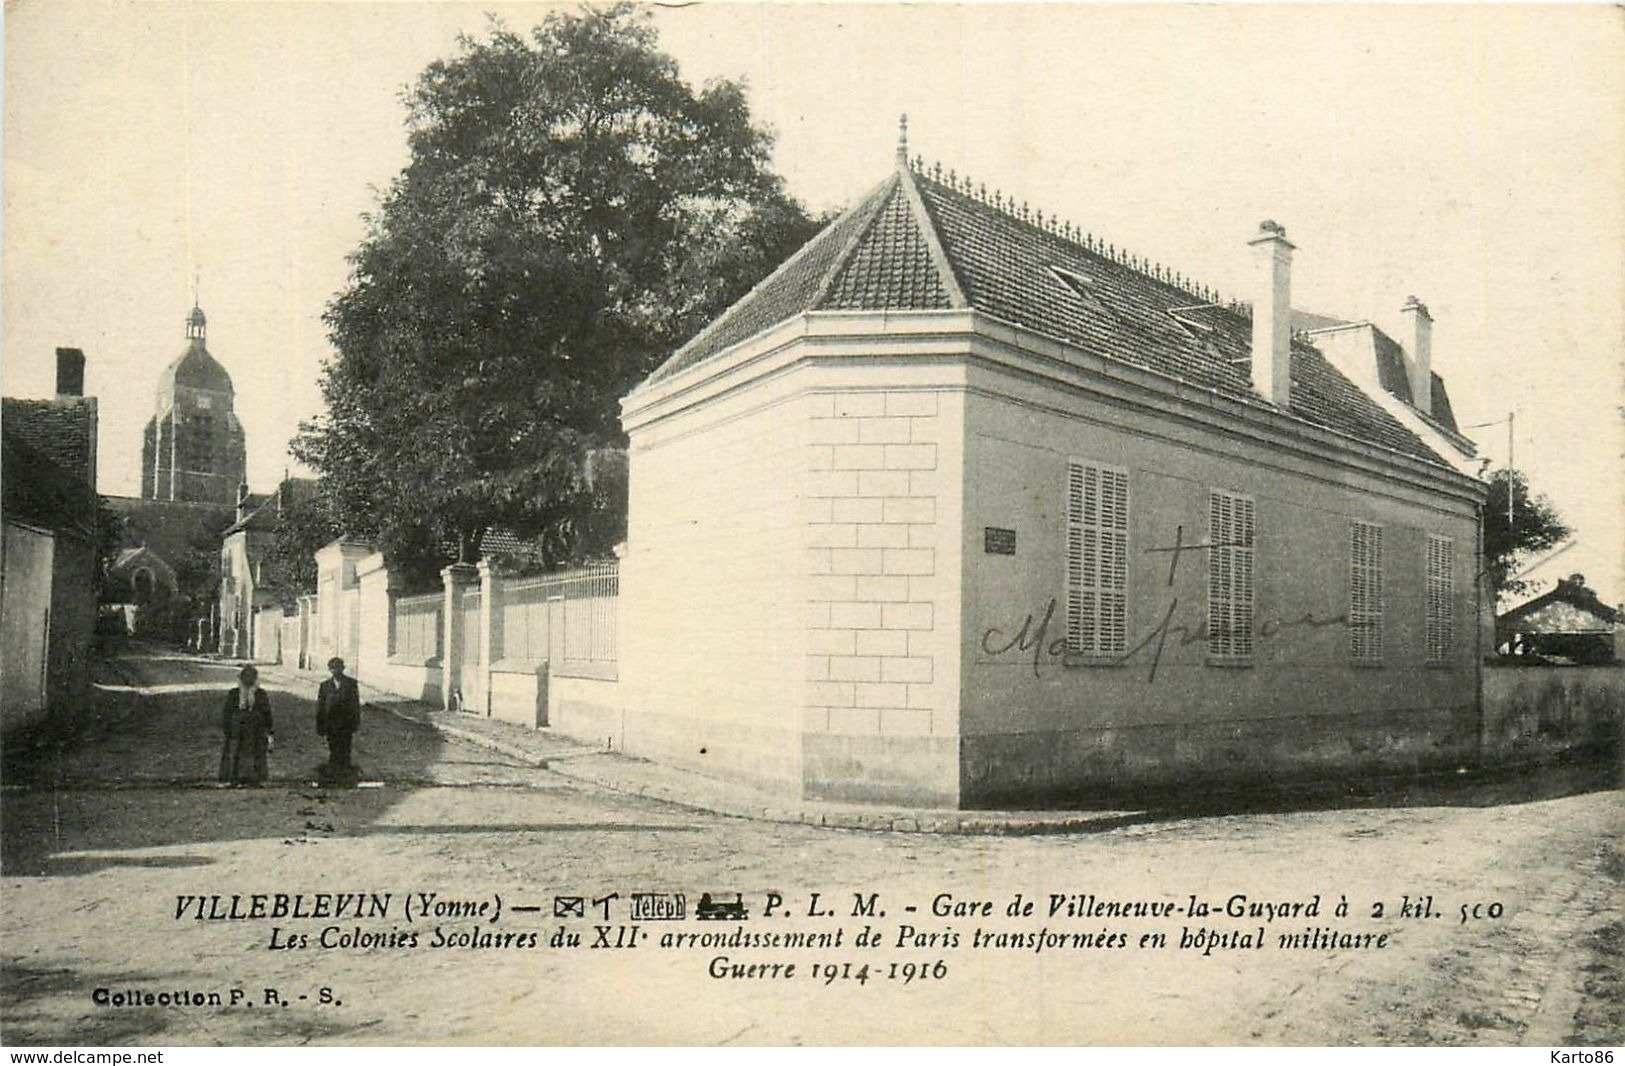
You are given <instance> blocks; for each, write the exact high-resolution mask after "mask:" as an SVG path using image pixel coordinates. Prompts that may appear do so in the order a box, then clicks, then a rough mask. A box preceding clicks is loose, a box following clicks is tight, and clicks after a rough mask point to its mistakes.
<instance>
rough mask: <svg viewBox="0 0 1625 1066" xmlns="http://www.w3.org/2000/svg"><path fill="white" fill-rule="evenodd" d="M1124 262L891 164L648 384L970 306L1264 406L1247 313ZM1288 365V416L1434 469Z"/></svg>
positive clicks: (1414, 444) (1391, 424) (1363, 400)
mask: <svg viewBox="0 0 1625 1066" xmlns="http://www.w3.org/2000/svg"><path fill="white" fill-rule="evenodd" d="M933 244H935V245H937V246H938V247H940V249H941V257H940V259H939V258H938V256H937V254H936V253H935V251H934V249H933ZM1126 260H1128V257H1127V256H1124V255H1118V254H1108V252H1107V250H1106V249H1105V248H1103V247H1101V246H1100V245H1098V244H1095V243H1093V242H1090V243H1088V244H1085V243H1082V242H1080V241H1078V240H1076V239H1074V238H1073V236H1071V235H1070V233H1063V232H1061V231H1059V230H1058V228H1057V227H1055V226H1052V225H1050V226H1046V225H1039V224H1035V223H1034V222H1033V221H1031V220H1029V219H1028V218H1026V217H1025V210H1024V211H1023V217H1018V216H1017V215H1016V214H1013V213H1012V212H1011V211H1010V210H1008V209H1006V208H1005V206H1004V205H1003V204H1002V202H1001V203H990V202H988V200H987V199H986V198H985V197H983V196H978V195H972V194H970V192H969V191H968V186H967V185H965V184H964V183H956V184H954V185H950V184H947V183H944V182H942V181H940V180H934V179H933V178H931V177H928V176H926V175H925V174H923V173H919V172H917V171H915V170H913V169H912V168H902V167H900V168H899V169H898V170H897V171H896V172H895V173H894V174H893V175H892V176H891V177H889V178H888V179H887V180H886V181H885V182H883V183H881V185H880V186H878V187H877V188H876V189H874V190H873V191H872V192H870V193H869V194H868V195H866V196H865V197H864V198H863V200H862V201H860V202H859V203H858V204H857V206H855V207H853V208H852V209H850V210H849V211H847V212H846V213H844V214H843V215H841V216H840V217H839V218H837V219H836V220H835V221H834V222H832V223H830V225H829V226H828V227H826V228H825V229H824V230H823V231H822V232H821V233H820V234H819V235H818V236H816V237H814V238H813V239H812V240H811V241H810V242H809V243H808V244H807V245H806V246H804V247H803V248H802V249H801V251H799V252H797V253H796V254H795V255H794V256H792V257H791V258H790V259H789V260H788V261H786V262H785V264H784V265H783V266H781V267H780V268H779V269H778V270H777V271H775V272H774V273H773V274H771V275H770V276H769V277H768V278H767V279H766V280H765V281H763V282H762V283H761V284H760V285H758V286H757V287H756V288H755V289H753V290H752V291H751V292H750V293H748V294H747V295H746V296H745V297H743V298H742V299H741V300H740V301H739V302H738V303H736V304H734V305H733V306H732V307H731V308H729V309H728V310H727V311H725V312H724V313H723V314H722V315H721V316H720V317H719V318H718V319H717V320H716V321H715V322H713V323H712V324H711V325H710V326H708V327H707V328H706V329H705V330H703V331H701V332H700V333H699V334H698V335H697V336H695V338H694V339H693V340H691V341H689V342H688V343H687V344H686V345H684V346H683V347H681V348H679V349H678V350H677V352H676V353H674V354H673V355H672V357H671V358H670V359H668V360H667V361H666V362H665V363H664V364H663V365H662V366H661V367H660V368H659V369H657V370H656V371H655V372H654V373H653V374H652V375H650V377H649V379H648V380H649V383H655V382H659V381H662V380H664V379H666V378H669V377H671V376H672V375H674V374H676V373H678V372H680V371H682V370H685V369H687V368H689V367H692V366H695V365H697V364H699V363H701V362H704V361H705V360H706V359H708V358H710V357H711V356H713V355H716V354H717V353H719V352H721V351H722V350H724V349H725V348H728V347H730V346H732V345H734V344H737V343H739V342H740V341H743V340H746V339H748V338H749V337H751V336H754V335H755V334H757V333H760V332H762V331H763V330H765V329H767V328H769V327H771V326H775V325H777V324H779V323H780V322H783V321H785V320H786V319H788V318H792V317H794V316H796V315H799V314H803V313H806V312H809V311H818V310H867V311H887V310H931V309H941V308H949V307H954V306H968V307H970V308H974V309H975V310H977V311H980V312H983V313H985V314H987V315H990V316H993V317H996V318H999V319H1002V320H1004V321H1007V322H1009V323H1012V324H1014V325H1016V326H1020V327H1023V328H1026V329H1029V330H1032V331H1034V332H1037V333H1041V334H1044V335H1046V336H1049V337H1052V338H1055V339H1057V340H1060V341H1063V342H1066V343H1068V344H1071V345H1073V346H1075V347H1077V348H1079V349H1082V350H1083V351H1086V352H1089V353H1090V354H1093V355H1097V356H1100V357H1104V358H1108V359H1113V360H1117V361H1119V362H1123V363H1128V364H1130V365H1133V366H1137V367H1141V368H1143V369H1146V370H1150V371H1154V372H1156V373H1158V374H1162V375H1165V376H1168V377H1172V378H1176V379H1178V380H1180V381H1183V382H1186V383H1188V384H1192V385H1196V386H1199V387H1203V388H1208V389H1212V390H1214V391H1216V392H1220V393H1223V394H1226V395H1228V396H1231V397H1234V398H1237V399H1240V400H1243V401H1246V402H1249V403H1253V404H1264V403H1265V401H1264V400H1263V398H1262V397H1260V396H1259V395H1258V393H1257V392H1256V391H1254V389H1253V386H1252V381H1251V377H1250V374H1249V366H1250V363H1251V345H1252V325H1251V321H1250V319H1249V318H1248V316H1247V312H1246V311H1245V309H1244V308H1235V307H1223V306H1218V305H1216V304H1215V303H1214V302H1213V300H1212V298H1211V295H1210V294H1206V293H1198V292H1193V291H1192V289H1193V288H1195V287H1194V286H1191V285H1187V284H1185V283H1183V279H1181V281H1180V282H1179V283H1176V282H1175V281H1174V280H1173V279H1172V277H1171V275H1169V274H1168V273H1167V272H1163V271H1156V272H1153V271H1150V270H1147V269H1145V264H1143V263H1138V262H1135V261H1126ZM944 271H946V274H945V273H944ZM960 293H962V294H963V295H962V296H959V295H958V294H960ZM1291 358H1292V379H1293V389H1292V404H1291V413H1292V414H1294V415H1297V416H1298V417H1300V418H1302V419H1304V420H1305V421H1308V422H1311V423H1315V424H1317V425H1320V426H1323V427H1325V428H1328V429H1332V430H1336V431H1339V432H1341V433H1345V434H1348V435H1350V436H1352V437H1355V438H1358V439H1361V440H1364V441H1368V442H1370V443H1373V444H1377V445H1380V446H1382V447H1386V448H1390V449H1393V450H1395V451H1399V452H1403V453H1405V454H1408V455H1412V456H1415V457H1417V458H1421V459H1425V460H1429V461H1432V462H1442V460H1441V459H1439V457H1438V456H1437V455H1436V454H1435V453H1434V452H1433V451H1431V450H1430V449H1429V448H1428V447H1427V445H1426V444H1424V443H1423V442H1422V440H1421V439H1420V438H1419V437H1417V436H1416V435H1415V434H1414V433H1412V432H1411V431H1410V430H1408V429H1406V428H1405V427H1404V426H1403V425H1401V424H1400V423H1399V422H1398V421H1397V420H1396V419H1395V418H1394V417H1393V416H1392V415H1390V414H1388V413H1387V412H1386V411H1384V410H1383V409H1382V408H1381V407H1380V406H1379V405H1378V404H1377V403H1376V402H1375V401H1374V400H1372V399H1371V398H1370V397H1369V396H1367V395H1366V394H1365V393H1364V392H1362V391H1361V390H1360V389H1359V388H1358V387H1357V386H1355V385H1354V384H1353V383H1352V382H1350V381H1349V380H1348V379H1347V378H1345V377H1344V376H1343V375H1342V374H1341V373H1339V372H1338V371H1337V370H1336V369H1335V368H1334V367H1333V366H1332V365H1331V364H1330V363H1329V362H1327V360H1326V359H1325V357H1324V356H1322V355H1321V353H1320V352H1319V351H1317V350H1316V349H1315V348H1314V347H1313V346H1312V345H1310V344H1307V343H1304V342H1302V341H1295V342H1294V343H1293V347H1292V357H1291ZM1445 409H1446V410H1448V403H1447V404H1446V405H1445Z"/></svg>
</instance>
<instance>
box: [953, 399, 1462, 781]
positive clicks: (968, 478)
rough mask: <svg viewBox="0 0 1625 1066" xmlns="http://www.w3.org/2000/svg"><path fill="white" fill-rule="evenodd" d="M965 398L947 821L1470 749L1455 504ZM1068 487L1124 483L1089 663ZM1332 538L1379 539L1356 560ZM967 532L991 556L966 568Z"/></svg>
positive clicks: (1091, 562) (1242, 446)
mask: <svg viewBox="0 0 1625 1066" xmlns="http://www.w3.org/2000/svg"><path fill="white" fill-rule="evenodd" d="M971 385H972V391H971V395H970V398H969V399H968V401H967V406H966V411H965V424H966V443H965V463H966V471H965V485H966V490H965V491H966V496H965V505H964V507H965V511H964V531H963V536H964V541H963V545H962V548H963V552H964V558H965V574H964V582H965V608H964V620H963V633H962V639H963V642H964V643H963V651H964V681H963V687H964V697H963V710H962V713H961V716H960V730H961V733H962V736H963V737H964V755H963V759H964V771H963V773H964V787H965V789H966V799H967V802H984V801H987V800H989V799H990V798H998V797H1006V798H1009V797H1018V796H1023V795H1033V794H1044V793H1048V792H1053V791H1059V792H1065V791H1068V790H1077V791H1088V790H1089V789H1090V788H1093V787H1096V786H1098V787H1100V788H1101V789H1103V790H1110V789H1112V788H1121V787H1125V786H1128V787H1133V786H1139V785H1147V786H1155V785H1158V784H1169V783H1173V782H1181V781H1182V782H1187V783H1190V782H1198V781H1202V780H1205V779H1208V778H1213V779H1246V778H1248V777H1249V776H1250V775H1252V776H1257V775H1263V774H1269V775H1275V774H1277V773H1284V774H1286V775H1287V776H1290V775H1291V774H1294V773H1302V774H1319V773H1323V772H1326V771H1332V772H1336V771H1339V770H1345V769H1346V770H1357V769H1360V768H1390V769H1392V768H1404V767H1410V766H1421V765H1445V764H1454V761H1455V760H1458V759H1460V758H1463V757H1464V756H1465V755H1469V754H1470V752H1471V750H1472V747H1473V744H1474V742H1475V741H1474V734H1475V730H1476V725H1475V723H1476V714H1477V710H1476V707H1477V675H1478V667H1477V654H1478V648H1477V646H1476V645H1477V638H1476V626H1475V612H1476V610H1477V605H1476V602H1475V598H1474V589H1473V587H1472V583H1471V582H1469V581H1465V580H1462V579H1461V578H1460V577H1459V575H1462V574H1471V573H1473V572H1474V556H1473V553H1474V550H1475V546H1476V517H1475V515H1474V513H1473V509H1472V506H1471V504H1469V503H1467V502H1465V501H1452V500H1450V499H1449V498H1445V497H1442V496H1440V495H1439V494H1438V493H1435V492H1430V491H1428V490H1427V489H1426V488H1425V487H1423V486H1420V485H1414V484H1410V483H1407V482H1406V481H1404V480H1403V479H1395V478H1382V477H1378V476H1375V475H1367V474H1363V473H1361V472H1357V471H1353V470H1350V469H1349V468H1347V467H1346V466H1339V465H1333V464H1332V463H1330V462H1327V461H1324V460H1321V459H1318V458H1315V457H1313V456H1310V455H1308V454H1306V453H1305V452H1303V451H1302V450H1294V451H1287V450H1285V449H1281V448H1272V447H1270V446H1268V445H1267V444H1265V443H1263V442H1257V441H1250V440H1247V439H1244V438H1242V437H1239V436H1235V435H1227V434H1220V433H1216V432H1214V431H1212V430H1211V429H1204V428H1202V427H1200V426H1197V425H1194V424H1190V423H1187V422H1182V421H1179V420H1175V419H1172V418H1161V417H1158V416H1156V415H1155V414H1153V413H1150V412H1146V411H1142V410H1139V409H1133V408H1129V407H1126V406H1117V405H1110V404H1107V403H1106V402H1105V401H1102V400H1091V399H1089V398H1087V397H1085V396H1082V395H1077V396H1068V395H1064V394H1062V393H1061V392H1060V391H1059V390H1055V389H1046V388H1044V387H1043V386H1041V385H1037V384H1034V383H1029V382H1026V381H1023V380H1020V379H1017V378H1015V377H1013V376H1003V375H999V374H997V373H996V372H993V371H991V370H987V371H979V372H976V373H973V374H972V375H971ZM1091 469H1095V470H1099V471H1111V470H1121V471H1124V472H1125V474H1126V485H1125V487H1124V491H1123V494H1122V495H1123V499H1124V501H1125V506H1126V509H1127V515H1126V518H1125V519H1124V521H1123V525H1124V526H1125V527H1126V528H1125V530H1124V532H1125V534H1126V538H1125V539H1126V541H1127V544H1126V549H1125V564H1124V571H1125V572H1124V573H1123V575H1122V579H1121V580H1122V585H1123V587H1124V590H1125V607H1124V611H1123V614H1124V620H1123V623H1122V624H1123V626H1124V629H1125V637H1124V642H1123V643H1124V650H1123V651H1122V652H1118V653H1114V654H1104V655H1103V654H1101V653H1100V647H1099V641H1100V640H1101V637H1100V635H1099V633H1098V632H1097V631H1096V630H1094V629H1091V628H1089V627H1090V625H1098V624H1099V621H1100V618H1101V617H1102V616H1101V615H1100V613H1099V609H1098V606H1095V607H1091V603H1093V602H1096V601H1093V600H1091V597H1097V596H1098V595H1099V592H1100V588H1101V586H1100V581H1101V573H1100V571H1099V570H1098V566H1099V565H1100V563H1101V561H1102V559H1103V558H1106V556H1102V554H1101V548H1100V542H1099V536H1100V521H1099V516H1100V512H1099V511H1098V504H1096V503H1091V502H1082V503H1081V504H1080V501H1079V499H1078V494H1079V492H1080V488H1079V486H1078V478H1079V476H1080V473H1086V472H1087V471H1088V470H1091ZM1080 506H1081V507H1082V511H1081V512H1080V511H1079V510H1078V508H1079V507H1080ZM1090 508H1096V510H1093V511H1091V510H1090ZM1069 509H1070V510H1069ZM1111 521H1113V522H1115V521H1116V519H1115V518H1113V519H1111ZM1351 523H1361V524H1363V525H1364V526H1366V527H1371V528H1377V527H1380V530H1379V535H1378V537H1377V538H1375V539H1373V538H1372V537H1371V536H1370V535H1367V534H1361V537H1360V540H1359V542H1358V544H1356V543H1355V541H1354V540H1353V538H1352V535H1351V533H1350V529H1351ZM988 528H997V529H1001V530H1008V531H1013V533H1014V537H1015V552H1014V554H1013V555H1006V554H994V553H990V552H988V551H986V550H985V548H984V540H985V530H987V529H988ZM1430 538H1431V539H1430ZM1441 538H1442V539H1441ZM1244 542H1245V543H1244ZM1430 544H1432V545H1433V547H1431V548H1430ZM1356 548H1358V551H1359V553H1360V557H1359V558H1358V559H1356V558H1354V557H1353V553H1354V552H1355V550H1356ZM1091 553H1093V554H1092V555H1091ZM1373 553H1374V554H1375V556H1377V558H1371V557H1369V556H1371V555H1372V554H1373ZM1430 558H1431V559H1432V562H1431V563H1430V561H1429V560H1430ZM1373 566H1375V567H1376V569H1375V570H1373ZM1446 571H1450V572H1452V573H1453V574H1454V575H1457V576H1456V577H1455V579H1454V581H1453V583H1449V582H1447V581H1446V580H1445V579H1444V578H1443V577H1442V576H1440V575H1441V574H1443V573H1444V572H1446ZM1430 572H1431V573H1433V574H1434V577H1433V579H1432V581H1431V584H1430V580H1429V574H1430ZM1114 580H1115V579H1114ZM1356 581H1358V582H1360V583H1361V585H1360V587H1358V588H1354V587H1352V585H1351V583H1352V582H1356ZM1367 582H1369V583H1370V584H1366V583H1367ZM1447 586H1448V587H1447ZM1430 588H1431V589H1432V590H1433V591H1432V592H1431V594H1430V592H1429V589H1430ZM1430 595H1431V601H1430ZM1430 602H1432V603H1433V604H1434V606H1433V608H1432V610H1433V611H1434V612H1435V613H1434V615H1433V617H1434V621H1433V623H1432V624H1431V625H1430V623H1429V618H1430V614H1429V611H1430V608H1429V603H1430ZM1355 610H1358V611H1359V612H1360V613H1361V615H1362V617H1363V619H1364V620H1365V621H1366V622H1367V623H1370V624H1372V628H1370V629H1369V630H1367V632H1366V635H1365V636H1364V637H1362V638H1361V641H1362V643H1360V644H1359V650H1360V652H1361V653H1362V654H1361V655H1360V656H1356V654H1355V647H1356V645H1355V637H1354V636H1353V635H1352V634H1353V630H1352V627H1351V622H1352V621H1353V620H1354V619H1353V617H1352V615H1353V613H1354V612H1355ZM1091 611H1093V612H1094V613H1092V614H1091V613H1090V612H1091ZM1091 619H1093V621H1092V622H1091V621H1090V620H1091ZM1114 624H1115V623H1114ZM1446 630H1448V631H1449V632H1448V633H1446ZM1430 633H1433V634H1434V635H1435V640H1434V641H1433V643H1434V644H1435V645H1436V647H1435V650H1436V651H1438V652H1439V653H1440V654H1439V656H1438V659H1437V661H1432V659H1431V658H1430V655H1429V647H1430V639H1429V634H1430Z"/></svg>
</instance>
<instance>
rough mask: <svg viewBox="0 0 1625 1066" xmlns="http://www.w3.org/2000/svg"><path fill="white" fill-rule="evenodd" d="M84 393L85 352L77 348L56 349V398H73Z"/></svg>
mask: <svg viewBox="0 0 1625 1066" xmlns="http://www.w3.org/2000/svg"><path fill="white" fill-rule="evenodd" d="M84 394H85V353H84V352H83V351H81V350H79V349H78V348H58V349H57V350H56V398H57V399H59V400H73V399H78V398H79V397H81V396H83V395H84Z"/></svg>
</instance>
